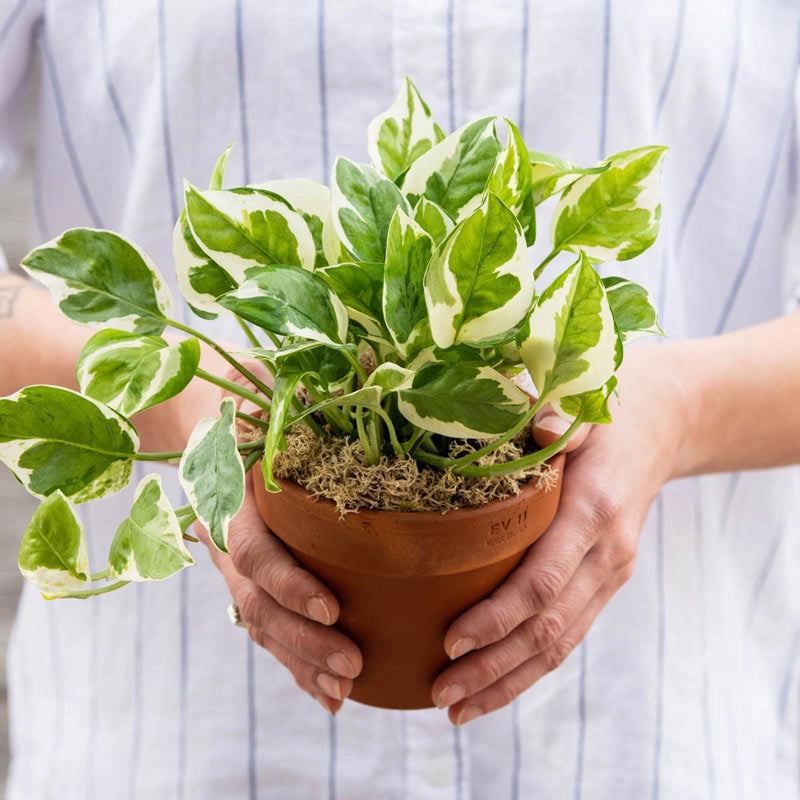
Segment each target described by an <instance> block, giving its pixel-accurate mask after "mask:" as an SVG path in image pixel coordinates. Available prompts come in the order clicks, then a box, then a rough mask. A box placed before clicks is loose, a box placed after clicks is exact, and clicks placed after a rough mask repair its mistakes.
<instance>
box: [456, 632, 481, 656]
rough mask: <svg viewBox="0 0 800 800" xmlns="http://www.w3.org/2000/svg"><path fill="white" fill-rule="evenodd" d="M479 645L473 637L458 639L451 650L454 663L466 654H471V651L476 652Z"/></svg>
mask: <svg viewBox="0 0 800 800" xmlns="http://www.w3.org/2000/svg"><path fill="white" fill-rule="evenodd" d="M477 644H478V643H477V642H476V641H475V640H474V639H473V638H472V637H471V636H462V637H461V638H460V639H456V641H455V644H453V646H452V647H451V648H450V658H451V659H453V661H455V660H456V659H457V658H461V656H463V655H464V653H469V651H470V650H474V649H475V646H476V645H477Z"/></svg>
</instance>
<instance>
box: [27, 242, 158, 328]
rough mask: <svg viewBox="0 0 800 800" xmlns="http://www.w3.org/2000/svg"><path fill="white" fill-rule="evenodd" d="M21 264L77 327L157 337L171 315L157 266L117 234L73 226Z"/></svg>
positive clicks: (33, 251)
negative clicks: (41, 284)
mask: <svg viewBox="0 0 800 800" xmlns="http://www.w3.org/2000/svg"><path fill="white" fill-rule="evenodd" d="M21 263H22V267H23V268H24V269H25V271H26V272H27V273H28V274H29V275H30V276H31V277H33V278H36V280H38V281H41V282H42V283H43V284H44V285H45V286H46V287H47V288H48V289H49V290H50V294H51V295H52V296H53V299H54V300H55V301H56V303H57V304H58V307H59V309H60V310H61V313H62V314H64V316H66V317H68V318H69V319H71V320H73V321H74V322H79V323H81V324H82V325H88V326H89V327H91V328H103V327H108V326H112V327H114V328H117V329H118V330H122V331H130V332H132V333H144V334H148V333H152V334H156V335H158V334H160V333H161V332H162V331H163V330H164V327H165V326H166V323H167V320H168V319H169V318H170V317H171V316H172V307H173V300H172V294H171V292H170V290H169V288H168V286H167V283H166V281H165V280H164V277H163V276H162V275H161V273H160V272H159V271H158V268H157V267H156V265H155V264H154V263H153V262H152V261H151V260H150V258H149V256H148V255H147V254H146V253H145V252H144V251H142V250H140V249H139V248H138V247H137V246H136V245H135V244H133V242H130V241H128V240H127V239H125V238H123V237H122V236H119V235H118V234H116V233H111V232H110V231H102V230H92V229H90V228H73V229H72V230H68V231H66V232H65V233H62V234H61V236H59V237H58V238H56V239H53V240H52V241H50V242H47V244H43V245H41V247H37V248H36V249H35V250H32V251H31V252H30V253H28V255H26V256H25V258H23V259H22V262H21Z"/></svg>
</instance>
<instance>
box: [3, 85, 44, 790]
mask: <svg viewBox="0 0 800 800" xmlns="http://www.w3.org/2000/svg"><path fill="white" fill-rule="evenodd" d="M37 83H38V81H36V80H35V81H34V84H33V85H34V86H35V85H36V84H37ZM35 106H36V103H35V102H34V101H32V102H31V114H30V116H31V121H30V128H29V130H31V131H33V116H34V109H35ZM34 140H35V136H34V135H33V133H31V135H29V136H28V143H29V146H28V151H27V153H26V156H25V162H24V164H23V165H22V167H21V169H20V170H19V171H18V172H17V173H16V174H15V175H14V176H13V178H11V179H10V180H9V181H5V182H4V183H3V185H2V188H0V247H2V249H3V251H4V252H5V255H6V258H7V260H8V263H9V265H10V266H12V267H13V266H14V265H16V264H18V263H19V260H20V259H21V258H22V256H24V255H25V253H26V252H27V251H28V249H29V245H30V232H31V217H32V208H33V167H32V162H33V146H32V145H33V142H34ZM4 344H5V343H2V342H0V347H2V346H4ZM34 505H35V503H34V502H33V500H32V498H31V497H30V496H29V495H27V494H26V493H25V492H24V491H23V490H22V489H21V488H20V486H19V484H18V483H17V482H16V481H15V480H14V478H13V477H12V476H11V473H10V472H9V471H8V470H7V469H6V468H5V467H4V466H2V465H0V794H2V795H5V783H6V773H7V770H8V714H7V707H6V647H7V645H8V636H9V634H10V633H11V625H12V622H13V620H14V612H15V611H16V608H17V599H18V597H19V591H20V588H21V586H22V578H21V577H20V574H19V572H18V571H17V553H16V551H17V545H18V544H19V540H20V538H21V536H22V532H23V530H24V529H25V525H26V524H27V522H28V519H29V518H30V515H31V514H32V513H33V508H34Z"/></svg>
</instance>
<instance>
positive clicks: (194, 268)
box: [172, 209, 237, 319]
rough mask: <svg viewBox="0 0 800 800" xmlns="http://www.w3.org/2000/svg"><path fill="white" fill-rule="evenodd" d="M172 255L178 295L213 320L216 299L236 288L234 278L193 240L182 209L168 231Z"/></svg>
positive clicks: (216, 312)
mask: <svg viewBox="0 0 800 800" xmlns="http://www.w3.org/2000/svg"><path fill="white" fill-rule="evenodd" d="M172 257H173V260H174V261H175V275H176V276H177V278H178V288H179V289H180V290H181V294H182V295H183V296H184V298H185V299H186V302H187V303H189V305H190V306H192V307H193V308H194V309H197V310H199V311H201V312H202V313H203V314H204V315H206V318H208V316H209V315H210V318H211V319H213V318H215V317H216V316H217V314H218V313H219V311H220V307H219V306H218V305H217V302H216V300H217V298H218V297H219V296H220V295H221V294H225V292H230V291H231V290H232V289H235V288H236V285H237V284H236V281H235V280H234V279H233V278H232V277H231V276H230V275H229V274H228V273H227V272H226V271H225V270H224V269H223V268H222V267H221V266H220V265H219V264H217V262H216V261H214V260H213V259H211V258H209V256H208V254H207V253H206V252H205V250H203V248H202V247H200V245H199V244H198V243H197V242H196V241H195V238H194V236H193V235H192V230H191V228H190V227H189V223H188V222H187V220H186V209H183V210H181V214H180V217H179V218H178V221H177V222H176V223H175V228H174V230H173V232H172Z"/></svg>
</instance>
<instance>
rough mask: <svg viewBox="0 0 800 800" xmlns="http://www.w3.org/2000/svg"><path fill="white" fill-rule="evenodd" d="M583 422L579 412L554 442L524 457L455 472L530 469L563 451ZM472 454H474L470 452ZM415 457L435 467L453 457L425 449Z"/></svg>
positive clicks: (471, 474) (476, 474)
mask: <svg viewBox="0 0 800 800" xmlns="http://www.w3.org/2000/svg"><path fill="white" fill-rule="evenodd" d="M582 422H583V417H582V416H581V415H580V414H578V416H577V417H575V419H574V420H573V422H572V424H571V425H570V426H569V428H567V430H566V431H565V432H564V433H563V434H562V435H561V436H559V437H558V439H556V440H555V441H554V442H553V443H552V444H549V445H547V447H543V448H542V449H541V450H537V451H536V452H535V453H529V454H528V455H527V456H523V457H522V458H516V459H514V460H513V461H506V462H505V463H504V464H490V465H487V466H484V467H477V466H471V465H467V466H463V467H454V468H452V469H453V472H455V473H456V474H458V475H464V476H466V477H468V478H497V477H500V476H501V475H511V474H513V473H514V472H521V471H522V470H523V469H530V468H531V467H535V466H536V465H537V464H541V463H542V462H543V461H547V459H548V458H552V457H553V456H554V455H556V453H559V452H561V450H563V449H564V447H565V446H566V444H567V442H568V441H569V439H570V437H571V436H572V434H573V433H574V432H575V431H576V430H577V429H578V426H579V425H580V424H581V423H582ZM470 455H472V454H470ZM415 458H416V459H417V460H418V461H422V462H423V463H424V464H430V465H431V466H433V467H439V468H443V469H448V462H452V459H449V458H443V457H442V456H434V455H432V454H431V453H427V452H425V451H422V452H419V453H417V454H416V456H415Z"/></svg>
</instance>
